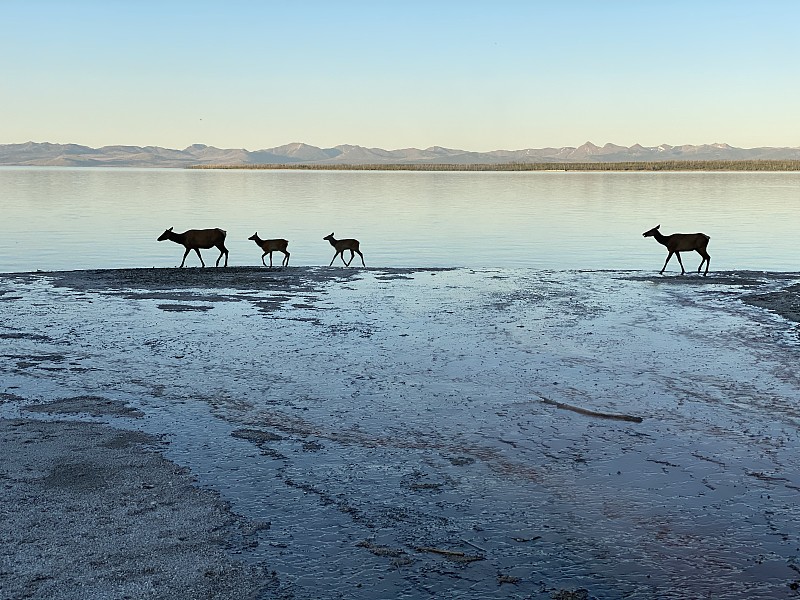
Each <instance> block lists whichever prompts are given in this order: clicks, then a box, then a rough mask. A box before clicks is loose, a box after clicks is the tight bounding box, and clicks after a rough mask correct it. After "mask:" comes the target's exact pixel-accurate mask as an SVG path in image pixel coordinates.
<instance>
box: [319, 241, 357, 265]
mask: <svg viewBox="0 0 800 600" xmlns="http://www.w3.org/2000/svg"><path fill="white" fill-rule="evenodd" d="M322 239H323V240H328V241H329V242H330V243H331V246H333V247H334V249H335V250H336V254H334V255H333V258H332V259H331V264H330V265H328V266H329V267H330V266H331V265H332V264H333V261H335V260H336V257H337V256H341V257H342V262H343V263H344V266H345V267H349V266H350V263H351V262H353V258H354V257H355V255H356V254H358V255H359V256H360V257H361V264H362V266H364V267H366V266H367V265H365V264H364V255H363V254H361V250H359V249H358V247H359V243H358V240H352V239H350V240H337V239H336V238H335V237H333V233H331V234H330V235H326V236H325V237H324V238H322ZM345 250H350V260H349V261H347V262H345V261H344V251H345Z"/></svg>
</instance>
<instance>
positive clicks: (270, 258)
mask: <svg viewBox="0 0 800 600" xmlns="http://www.w3.org/2000/svg"><path fill="white" fill-rule="evenodd" d="M269 268H270V269H271V268H272V250H270V251H269Z"/></svg>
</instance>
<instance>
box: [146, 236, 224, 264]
mask: <svg viewBox="0 0 800 600" xmlns="http://www.w3.org/2000/svg"><path fill="white" fill-rule="evenodd" d="M226 235H228V234H227V232H225V231H224V230H222V229H189V230H188V231H184V232H183V233H175V232H174V231H172V227H170V228H169V229H167V230H166V231H164V233H162V234H161V235H160V236H158V241H159V242H163V241H164V240H170V241H171V242H175V243H176V244H181V245H182V246H183V247H185V248H186V252H184V253H183V260H182V261H181V267H183V264H184V263H185V262H186V256H187V255H188V254H189V251H190V250H194V251H195V252H196V253H197V257H198V258H199V259H200V264H201V265H203V266H204V267H205V266H206V263H204V262H203V257H202V256H200V249H201V248H202V249H204V250H205V249H208V248H213V247H215V246H216V248H217V249H218V250H219V257H218V258H217V264H216V265H215V266H217V267H218V266H219V261H220V259H221V258H222V255H223V254H224V255H225V266H226V267H227V266H228V249H227V248H226V247H225V236H226Z"/></svg>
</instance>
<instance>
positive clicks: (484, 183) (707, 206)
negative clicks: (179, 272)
mask: <svg viewBox="0 0 800 600" xmlns="http://www.w3.org/2000/svg"><path fill="white" fill-rule="evenodd" d="M798 184H800V174H798V173H577V172H529V173H439V172H437V173H425V172H421V173H419V172H363V171H358V172H340V171H335V172H326V171H319V172H308V171H185V170H176V169H106V168H96V169H95V168H93V169H86V168H84V169H67V168H41V167H34V168H26V167H6V168H0V198H2V199H3V200H2V202H3V212H4V218H3V219H2V224H1V225H0V227H1V228H2V234H3V235H2V236H0V271H6V272H7V271H27V270H35V269H42V270H52V269H75V268H101V267H102V268H105V267H150V266H158V267H170V266H177V265H178V264H179V262H180V260H179V259H180V256H178V255H176V253H175V249H174V248H170V247H167V246H165V245H163V244H161V245H159V244H156V243H155V238H156V237H157V236H158V234H159V233H160V232H162V231H163V230H164V229H165V228H167V227H174V228H175V231H184V230H186V229H190V228H206V227H221V228H223V229H226V230H227V231H228V240H227V242H226V243H227V245H228V247H229V248H230V251H231V262H230V264H231V265H257V264H259V262H260V259H259V257H260V253H259V252H258V248H256V247H255V246H254V245H253V244H252V242H248V240H247V238H248V237H249V236H251V235H252V234H253V233H254V232H256V231H258V233H259V235H261V236H262V237H284V238H287V239H289V241H290V246H289V248H290V251H291V252H292V264H293V265H326V264H328V262H329V260H330V256H329V254H330V247H329V245H328V244H327V242H324V241H323V240H322V237H323V236H324V235H327V234H329V233H330V232H331V231H333V232H335V233H336V236H337V238H338V237H356V238H358V239H359V240H361V243H362V250H363V251H364V252H365V254H366V255H367V256H369V257H370V260H369V264H370V265H372V266H398V267H402V266H502V267H535V268H548V269H550V268H552V269H646V270H656V271H657V270H658V269H660V266H661V264H663V260H664V249H663V248H662V247H660V246H658V245H657V244H655V243H654V242H652V240H643V239H642V238H641V233H642V232H643V231H645V230H647V229H650V228H651V227H654V226H655V225H658V224H661V226H662V231H663V232H664V233H673V232H676V231H680V232H686V233H691V232H695V231H703V232H706V233H708V234H709V235H710V236H711V244H710V245H709V252H710V254H711V256H712V258H713V264H714V269H715V270H731V269H764V270H795V269H796V268H797V250H796V247H795V244H794V243H793V236H792V233H793V224H794V222H795V219H794V215H795V213H796V211H797V208H798V203H799V202H800V199H798V194H797V189H798ZM195 258H196V257H195ZM695 258H698V259H699V257H691V258H690V257H687V260H688V261H689V263H693V262H694V259H695ZM189 264H194V263H191V262H190V263H189Z"/></svg>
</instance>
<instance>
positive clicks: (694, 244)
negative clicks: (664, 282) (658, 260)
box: [642, 225, 711, 277]
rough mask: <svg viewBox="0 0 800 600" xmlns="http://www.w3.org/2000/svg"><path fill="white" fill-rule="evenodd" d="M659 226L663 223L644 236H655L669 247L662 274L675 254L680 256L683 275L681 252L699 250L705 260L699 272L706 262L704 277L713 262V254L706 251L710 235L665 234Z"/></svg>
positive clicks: (698, 269)
mask: <svg viewBox="0 0 800 600" xmlns="http://www.w3.org/2000/svg"><path fill="white" fill-rule="evenodd" d="M659 227H661V225H656V226H655V227H653V228H652V229H651V230H649V231H645V232H644V233H643V234H642V236H643V237H654V238H656V241H657V242H658V243H659V244H662V245H664V246H666V247H667V260H666V262H665V263H664V266H663V267H662V269H661V274H662V275H663V274H664V269H666V268H667V263H668V262H669V259H670V258H672V255H673V254H674V255H675V256H677V257H678V263H680V265H681V275H683V274H685V273H686V271H685V270H684V268H683V261H682V260H681V252H691V251H692V250H695V251H697V253H698V254H699V255H700V256H702V257H703V260H701V261H700V266H699V267H697V272H698V273H699V272H700V269H702V268H703V263H705V264H706V271H705V273H703V277H705V276H706V275H708V267H709V265H710V264H711V256H709V254H708V252H706V247H707V246H708V242H709V240H710V239H711V238H710V237H709V236H707V235H706V234H705V233H673V234H672V235H664V234H662V233H661V232H660V231H659V230H658V228H659Z"/></svg>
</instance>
